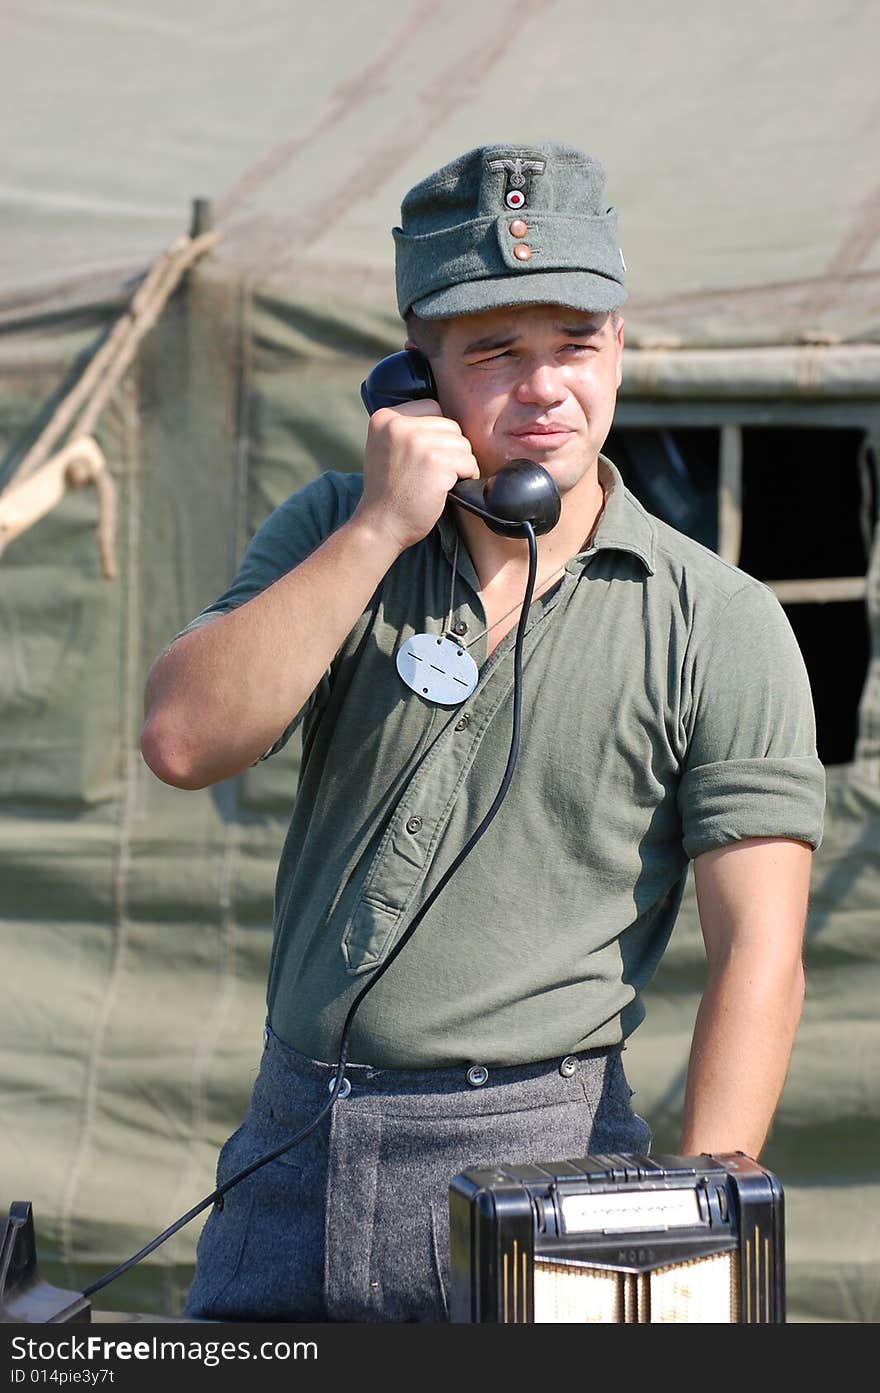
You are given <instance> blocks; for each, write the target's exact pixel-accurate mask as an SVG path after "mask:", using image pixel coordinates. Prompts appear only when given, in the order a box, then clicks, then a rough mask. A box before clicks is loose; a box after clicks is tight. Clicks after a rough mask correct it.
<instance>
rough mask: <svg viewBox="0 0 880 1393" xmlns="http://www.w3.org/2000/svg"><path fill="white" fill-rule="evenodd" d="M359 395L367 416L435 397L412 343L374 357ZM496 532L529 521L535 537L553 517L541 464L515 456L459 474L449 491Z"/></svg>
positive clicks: (551, 487) (552, 489) (558, 505)
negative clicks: (487, 473) (483, 473)
mask: <svg viewBox="0 0 880 1393" xmlns="http://www.w3.org/2000/svg"><path fill="white" fill-rule="evenodd" d="M361 399H362V401H363V403H364V406H365V407H366V408H367V410H368V411H369V413H370V415H371V416H372V414H373V412H374V411H378V410H379V408H380V407H383V406H400V405H401V404H402V403H403V402H407V401H426V400H431V401H437V387H436V384H435V382H434V374H433V373H432V372H431V364H430V363H429V362H428V360H427V358H426V357H425V355H424V354H423V353H420V352H419V351H418V349H416V348H404V349H401V351H400V352H399V353H392V354H390V355H389V356H388V357H387V358H383V359H382V360H381V362H379V363H377V364H376V366H375V367H374V368H373V370H372V372H371V373H370V374H369V376H368V377H367V378H366V380H365V381H364V382H362V383H361ZM449 496H450V498H452V499H453V500H454V501H455V502H456V503H458V504H459V506H460V507H462V508H465V509H466V510H467V511H468V512H469V513H475V514H476V516H477V517H480V518H482V519H483V522H485V524H486V526H487V527H488V528H490V529H491V530H492V531H493V532H495V533H497V534H498V535H499V536H501V537H511V536H513V537H521V536H523V535H524V527H523V524H524V523H530V524H531V526H532V529H533V531H534V533H535V536H536V537H541V536H543V535H544V533H546V532H551V531H552V530H553V528H554V527H555V526H556V524H557V522H558V521H559V514H560V512H561V511H562V500H561V499H560V497H559V490H558V489H557V487H556V484H555V483H554V481H553V478H552V477H551V475H550V474H548V473H547V470H546V469H544V467H543V466H542V465H540V464H536V463H535V462H534V460H527V459H515V460H511V461H510V462H509V464H506V465H505V466H504V468H503V469H499V471H498V473H497V474H494V475H493V476H492V477H491V478H489V479H462V480H460V481H459V483H457V484H456V485H455V487H454V488H453V489H451V490H450V494H449Z"/></svg>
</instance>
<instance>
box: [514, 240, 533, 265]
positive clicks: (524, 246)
mask: <svg viewBox="0 0 880 1393" xmlns="http://www.w3.org/2000/svg"><path fill="white" fill-rule="evenodd" d="M513 254H514V256H515V257H516V259H517V261H530V260H531V256H532V249H531V247H530V246H529V244H528V242H517V244H516V246H515V247H514V249H513Z"/></svg>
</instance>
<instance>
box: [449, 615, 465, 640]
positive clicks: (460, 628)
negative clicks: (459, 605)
mask: <svg viewBox="0 0 880 1393" xmlns="http://www.w3.org/2000/svg"><path fill="white" fill-rule="evenodd" d="M467 630H468V626H467V623H466V621H465V620H464V619H459V620H458V621H457V623H455V624H453V626H452V632H453V633H454V634H458V637H459V638H464V635H465V634H466V633H467Z"/></svg>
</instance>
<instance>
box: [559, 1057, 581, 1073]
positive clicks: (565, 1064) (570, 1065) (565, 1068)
mask: <svg viewBox="0 0 880 1393" xmlns="http://www.w3.org/2000/svg"><path fill="white" fill-rule="evenodd" d="M577 1067H578V1062H577V1060H576V1059H575V1057H574V1055H573V1054H567V1055H566V1056H565V1058H564V1059H563V1061H562V1063H561V1064H560V1066H559V1072H560V1074H561V1075H562V1077H563V1078H564V1079H570V1078H571V1076H572V1074H574V1073H576V1072H577Z"/></svg>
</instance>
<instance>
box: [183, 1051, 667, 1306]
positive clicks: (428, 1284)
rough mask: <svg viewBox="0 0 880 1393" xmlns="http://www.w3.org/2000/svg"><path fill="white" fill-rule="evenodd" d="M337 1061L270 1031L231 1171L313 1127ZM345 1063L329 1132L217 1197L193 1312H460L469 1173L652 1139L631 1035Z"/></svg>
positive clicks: (220, 1171)
mask: <svg viewBox="0 0 880 1393" xmlns="http://www.w3.org/2000/svg"><path fill="white" fill-rule="evenodd" d="M334 1075H335V1068H334V1067H333V1066H331V1065H328V1064H323V1063H319V1062H317V1061H315V1060H311V1059H307V1058H306V1057H305V1056H304V1055H301V1054H299V1053H297V1051H296V1050H293V1049H291V1048H290V1047H289V1046H288V1045H286V1044H284V1043H283V1042H282V1041H281V1040H279V1039H278V1037H277V1036H275V1035H274V1034H272V1033H271V1032H270V1031H268V1030H267V1032H266V1045H265V1049H264V1051H263V1058H262V1063H261V1066H260V1071H259V1075H258V1077H257V1080H256V1083H255V1085H254V1090H253V1096H252V1099H251V1105H250V1109H249V1111H248V1114H247V1116H246V1118H245V1120H244V1122H243V1123H242V1125H241V1127H239V1129H238V1131H236V1132H234V1133H233V1135H232V1136H231V1137H230V1138H229V1140H228V1141H227V1142H226V1144H225V1145H224V1147H223V1148H222V1150H221V1152H220V1157H219V1161H218V1166H217V1183H218V1185H220V1184H223V1183H225V1182H226V1181H227V1180H228V1179H230V1177H231V1176H233V1175H235V1174H236V1173H237V1172H238V1171H240V1170H243V1169H244V1168H245V1167H246V1166H248V1165H250V1164H251V1163H252V1162H253V1161H255V1160H256V1159H257V1158H258V1157H259V1156H261V1155H263V1154H264V1153H266V1152H268V1151H271V1150H273V1149H274V1148H275V1147H278V1146H280V1145H282V1143H283V1142H284V1141H285V1140H286V1139H288V1138H290V1137H292V1136H293V1135H294V1134H295V1133H296V1132H298V1131H299V1130H301V1129H302V1128H303V1127H305V1126H306V1125H307V1124H308V1123H309V1122H310V1121H311V1120H312V1119H313V1118H314V1117H315V1115H316V1114H317V1113H318V1112H319V1111H320V1109H321V1108H322V1107H323V1106H324V1104H325V1103H326V1101H327V1097H328V1088H329V1084H330V1081H331V1080H332V1078H333V1077H334ZM345 1076H346V1078H347V1080H348V1081H349V1083H350V1091H349V1092H348V1094H347V1096H346V1097H340V1098H338V1099H337V1101H336V1103H335V1105H334V1107H333V1109H332V1111H331V1113H330V1115H329V1117H325V1118H324V1119H323V1120H322V1122H321V1123H320V1124H319V1127H318V1128H317V1129H316V1131H314V1132H313V1133H311V1134H310V1135H309V1136H308V1137H306V1138H305V1140H304V1141H302V1142H300V1143H298V1144H297V1145H296V1146H295V1147H293V1149H292V1150H290V1151H286V1152H285V1153H284V1154H283V1155H281V1156H280V1157H278V1158H277V1160H275V1161H271V1162H269V1163H268V1164H266V1165H264V1166H262V1167H260V1168H259V1169H258V1170H256V1171H254V1172H253V1173H252V1174H251V1175H249V1176H248V1177H247V1178H246V1179H245V1180H243V1181H241V1182H240V1183H239V1184H238V1185H235V1186H233V1188H232V1189H231V1190H229V1191H228V1192H227V1194H226V1196H225V1198H224V1202H223V1205H222V1207H217V1206H215V1207H214V1209H213V1210H212V1211H211V1213H210V1215H209V1217H208V1220H207V1222H206V1223H205V1226H204V1228H203V1230H202V1234H201V1237H200V1239H199V1246H198V1254H197V1261H196V1273H195V1278H194V1281H193V1284H192V1287H191V1290H190V1293H189V1297H188V1300H187V1304H186V1314H187V1315H188V1316H189V1317H190V1318H198V1319H211V1320H221V1321H235V1320H241V1321H303V1322H318V1321H321V1322H323V1321H349V1322H366V1321H445V1320H447V1319H448V1317H449V1307H448V1294H449V1251H448V1248H449V1208H448V1194H449V1183H450V1181H451V1180H452V1177H453V1176H454V1175H456V1174H458V1172H459V1171H462V1170H465V1169H467V1168H468V1167H470V1166H488V1165H503V1164H505V1163H507V1164H514V1165H516V1164H523V1163H529V1162H531V1163H534V1162H538V1163H540V1162H542V1161H551V1160H565V1159H569V1158H573V1157H577V1156H583V1155H585V1154H587V1153H588V1152H592V1153H593V1154H600V1153H605V1152H641V1153H643V1154H644V1153H646V1152H647V1151H648V1149H649V1146H650V1141H651V1134H650V1130H649V1128H648V1126H647V1124H646V1123H645V1122H644V1120H643V1119H642V1118H641V1117H639V1116H638V1114H636V1113H635V1112H634V1111H633V1109H632V1106H631V1102H630V1099H631V1096H632V1095H631V1089H630V1088H629V1085H628V1083H627V1081H626V1076H625V1074H624V1069H623V1063H622V1060H621V1051H620V1048H619V1047H612V1048H609V1049H597V1050H588V1051H586V1052H584V1053H582V1054H577V1055H569V1056H566V1058H565V1059H553V1060H543V1061H541V1062H539V1063H536V1064H528V1065H517V1066H512V1067H504V1068H493V1067H491V1066H488V1067H484V1066H482V1065H461V1066H458V1067H455V1068H447V1069H412V1070H409V1069H373V1068H371V1067H370V1066H369V1065H360V1064H352V1065H348V1066H346V1070H345Z"/></svg>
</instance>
